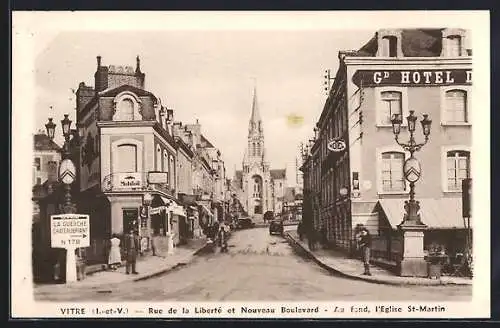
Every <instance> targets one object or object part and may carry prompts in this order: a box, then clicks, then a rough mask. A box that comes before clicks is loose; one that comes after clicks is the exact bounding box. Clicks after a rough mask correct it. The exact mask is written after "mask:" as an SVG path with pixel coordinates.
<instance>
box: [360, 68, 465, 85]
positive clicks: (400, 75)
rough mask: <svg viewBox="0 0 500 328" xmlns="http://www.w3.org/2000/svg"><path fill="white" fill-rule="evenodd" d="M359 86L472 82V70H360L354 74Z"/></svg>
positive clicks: (460, 83)
mask: <svg viewBox="0 0 500 328" xmlns="http://www.w3.org/2000/svg"><path fill="white" fill-rule="evenodd" d="M353 82H354V83H355V84H356V85H358V86H361V85H362V86H364V87H375V86H388V85H404V86H429V85H454V84H459V85H464V84H471V83H472V70H465V69H450V70H359V71H357V72H356V73H355V74H354V76H353Z"/></svg>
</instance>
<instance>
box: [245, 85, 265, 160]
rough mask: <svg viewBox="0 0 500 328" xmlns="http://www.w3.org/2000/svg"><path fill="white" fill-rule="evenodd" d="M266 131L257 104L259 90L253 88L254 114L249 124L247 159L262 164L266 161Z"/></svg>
mask: <svg viewBox="0 0 500 328" xmlns="http://www.w3.org/2000/svg"><path fill="white" fill-rule="evenodd" d="M264 154H265V151H264V130H263V126H262V119H261V117H260V113H259V106H258V103H257V90H256V88H255V86H254V88H253V101H252V114H251V115H250V121H249V122H248V148H247V152H246V155H245V158H248V159H249V160H251V161H256V162H258V163H260V162H261V161H262V160H263V159H264Z"/></svg>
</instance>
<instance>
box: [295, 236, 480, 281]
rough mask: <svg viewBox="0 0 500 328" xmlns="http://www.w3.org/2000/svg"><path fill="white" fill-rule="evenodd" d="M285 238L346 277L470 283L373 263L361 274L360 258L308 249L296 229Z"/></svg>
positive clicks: (461, 279) (321, 263) (316, 260)
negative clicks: (399, 273) (403, 274)
mask: <svg viewBox="0 0 500 328" xmlns="http://www.w3.org/2000/svg"><path fill="white" fill-rule="evenodd" d="M285 238H286V239H287V240H288V241H289V243H290V245H291V246H292V247H294V248H295V249H296V250H298V251H301V252H303V253H306V255H307V256H308V257H310V258H311V259H313V260H314V261H315V262H316V263H317V264H318V265H320V266H321V267H323V268H324V269H326V270H328V271H330V272H332V273H335V274H338V275H340V276H343V277H346V278H350V279H357V280H364V281H368V282H371V283H377V284H387V285H421V286H436V285H472V279H469V278H460V277H441V279H429V278H419V277H400V276H396V275H394V274H393V273H391V272H390V271H388V270H385V269H382V268H379V267H377V266H374V265H371V266H370V271H371V274H372V275H371V276H365V275H362V272H363V263H361V261H360V260H357V259H353V258H349V257H348V256H347V255H345V254H344V253H342V252H340V251H336V250H330V249H321V248H318V249H317V250H315V251H310V250H309V247H308V246H307V241H306V240H305V238H304V240H303V241H300V240H299V237H298V235H297V232H296V231H287V232H286V234H285Z"/></svg>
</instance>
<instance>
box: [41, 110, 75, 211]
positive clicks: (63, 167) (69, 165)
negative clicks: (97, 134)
mask: <svg viewBox="0 0 500 328" xmlns="http://www.w3.org/2000/svg"><path fill="white" fill-rule="evenodd" d="M71 123H72V121H71V120H70V119H69V115H68V114H64V119H62V120H61V126H62V130H63V137H64V145H63V152H62V161H61V164H60V166H59V180H60V181H61V182H62V183H63V184H64V190H65V195H64V199H65V202H64V205H63V212H64V213H66V214H70V213H76V208H75V205H74V204H73V203H72V201H71V184H72V183H73V182H74V181H75V179H76V167H75V164H74V163H73V161H72V160H71V159H70V157H71V153H70V149H69V147H70V145H69V143H70V136H71ZM45 128H46V129H47V135H48V137H49V139H50V140H53V139H54V136H55V129H56V124H55V123H54V122H52V118H49V121H48V122H47V124H45ZM78 133H79V134H80V133H83V127H80V125H79V126H78Z"/></svg>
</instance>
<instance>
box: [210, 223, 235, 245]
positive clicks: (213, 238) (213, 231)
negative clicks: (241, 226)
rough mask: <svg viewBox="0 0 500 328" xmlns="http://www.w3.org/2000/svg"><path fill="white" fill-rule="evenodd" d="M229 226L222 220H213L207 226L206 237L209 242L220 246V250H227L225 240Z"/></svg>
mask: <svg viewBox="0 0 500 328" xmlns="http://www.w3.org/2000/svg"><path fill="white" fill-rule="evenodd" d="M229 231H230V227H229V225H227V224H226V223H225V222H224V221H222V222H220V223H219V222H215V223H214V224H213V225H211V226H210V227H208V228H207V233H206V235H207V237H208V238H209V240H210V242H213V243H216V244H217V246H219V247H220V250H221V252H223V253H224V252H227V248H228V245H227V240H228V237H229Z"/></svg>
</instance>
